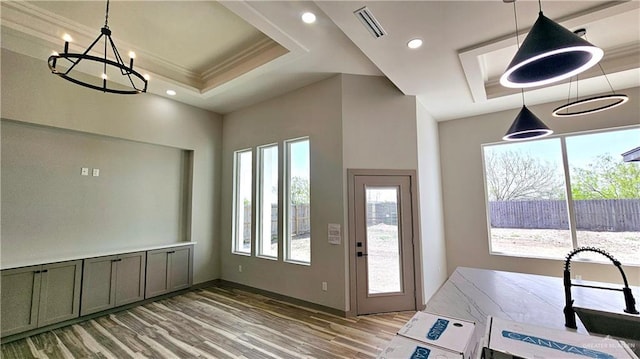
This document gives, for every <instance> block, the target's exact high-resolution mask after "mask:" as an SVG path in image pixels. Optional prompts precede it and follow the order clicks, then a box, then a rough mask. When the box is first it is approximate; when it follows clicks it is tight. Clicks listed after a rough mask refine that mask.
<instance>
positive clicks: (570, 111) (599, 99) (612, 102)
mask: <svg viewBox="0 0 640 359" xmlns="http://www.w3.org/2000/svg"><path fill="white" fill-rule="evenodd" d="M574 33H575V34H576V35H577V36H580V37H585V39H586V36H587V30H586V29H578V30H576V31H574ZM598 66H599V67H600V71H601V72H602V76H604V78H605V80H607V83H608V84H609V88H610V89H611V93H610V94H608V95H602V96H593V97H589V98H584V99H582V100H579V97H578V94H579V93H578V76H576V100H575V101H573V102H569V99H570V98H571V78H570V79H569V96H568V98H567V103H566V104H564V105H562V106H560V107H557V108H556V109H554V110H553V112H552V115H553V116H555V117H574V116H582V115H588V114H592V113H596V112H600V111H605V110H609V109H612V108H614V107H618V106H620V105H622V104H624V103H625V102H627V101H629V97H628V96H627V95H624V94H617V93H616V92H615V91H614V90H613V86H611V82H610V81H609V78H608V77H607V74H606V73H605V72H604V69H603V68H602V65H601V64H598Z"/></svg>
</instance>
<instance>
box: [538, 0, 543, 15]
mask: <svg viewBox="0 0 640 359" xmlns="http://www.w3.org/2000/svg"><path fill="white" fill-rule="evenodd" d="M538 10H539V11H540V13H541V14H542V2H541V1H540V0H538Z"/></svg>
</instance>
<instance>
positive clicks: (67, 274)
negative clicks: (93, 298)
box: [38, 260, 82, 327]
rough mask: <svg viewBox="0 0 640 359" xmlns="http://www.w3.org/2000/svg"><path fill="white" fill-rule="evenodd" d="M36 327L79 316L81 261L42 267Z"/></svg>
mask: <svg viewBox="0 0 640 359" xmlns="http://www.w3.org/2000/svg"><path fill="white" fill-rule="evenodd" d="M41 274H42V279H41V286H40V303H39V306H38V327H42V326H45V325H48V324H53V323H57V322H61V321H64V320H68V319H73V318H77V317H78V316H79V315H80V283H81V279H80V277H81V275H82V261H81V260H77V261H71V262H62V263H53V264H47V265H43V266H42V273H41Z"/></svg>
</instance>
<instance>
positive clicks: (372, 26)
mask: <svg viewBox="0 0 640 359" xmlns="http://www.w3.org/2000/svg"><path fill="white" fill-rule="evenodd" d="M353 14H354V15H356V17H357V18H358V19H359V20H360V22H362V24H363V25H364V27H366V28H367V30H369V32H370V33H371V35H373V37H375V38H376V39H378V38H381V37H382V36H384V35H386V34H387V33H386V32H385V31H384V29H383V28H382V26H380V23H379V22H378V20H376V18H375V17H374V16H373V14H372V13H371V11H369V9H367V7H366V6H365V7H363V8H361V9H358V10H356V11H354V12H353Z"/></svg>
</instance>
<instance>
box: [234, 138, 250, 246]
mask: <svg viewBox="0 0 640 359" xmlns="http://www.w3.org/2000/svg"><path fill="white" fill-rule="evenodd" d="M246 153H249V154H250V158H251V213H250V214H249V216H250V217H251V222H250V223H251V225H250V229H249V252H246V251H243V250H240V249H239V244H240V240H241V237H240V233H241V232H244V223H238V222H239V221H238V218H239V215H238V214H239V211H244V206H239V205H238V197H239V195H240V192H239V191H240V187H241V184H240V182H241V176H240V168H241V163H240V156H241V155H243V154H246ZM253 157H254V152H253V148H252V147H249V148H245V149H241V150H236V151H234V152H233V202H232V203H233V208H232V210H233V216H232V233H231V238H232V239H233V240H232V245H231V253H233V254H237V255H243V256H251V255H252V252H253V242H254V241H253V238H254V235H253V232H254V231H253V228H254V219H253V215H254V212H255V211H254V210H253V203H254V196H255V193H254V192H255V191H254V190H253V189H254V177H255V176H254V163H255V161H254V159H253ZM239 207H240V208H239ZM242 218H244V214H243V216H242ZM243 222H244V221H243Z"/></svg>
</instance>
